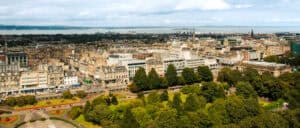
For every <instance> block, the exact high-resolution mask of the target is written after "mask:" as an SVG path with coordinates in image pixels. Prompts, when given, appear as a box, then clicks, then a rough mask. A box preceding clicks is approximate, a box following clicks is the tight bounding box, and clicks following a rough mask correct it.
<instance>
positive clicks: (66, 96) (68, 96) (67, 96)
mask: <svg viewBox="0 0 300 128" xmlns="http://www.w3.org/2000/svg"><path fill="white" fill-rule="evenodd" d="M62 96H63V98H64V99H72V98H73V94H72V93H71V91H70V90H66V91H64V92H63V94H62Z"/></svg>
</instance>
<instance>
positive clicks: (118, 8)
mask: <svg viewBox="0 0 300 128" xmlns="http://www.w3.org/2000/svg"><path fill="white" fill-rule="evenodd" d="M299 13H300V0H0V24H3V25H66V26H97V27H125V26H126V27H128V26H300V14H299Z"/></svg>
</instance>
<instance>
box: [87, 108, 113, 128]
mask: <svg viewBox="0 0 300 128" xmlns="http://www.w3.org/2000/svg"><path fill="white" fill-rule="evenodd" d="M87 117H88V118H86V120H87V121H91V122H93V123H96V124H100V125H101V124H103V122H104V121H106V120H111V118H112V111H111V110H110V109H109V107H108V106H106V105H103V104H100V105H96V106H95V107H94V109H93V110H92V111H90V112H89V113H88V114H87Z"/></svg>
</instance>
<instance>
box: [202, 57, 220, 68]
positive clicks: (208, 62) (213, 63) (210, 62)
mask: <svg viewBox="0 0 300 128" xmlns="http://www.w3.org/2000/svg"><path fill="white" fill-rule="evenodd" d="M204 65H205V66H208V67H209V69H211V70H212V69H218V68H219V64H218V62H217V60H216V59H204Z"/></svg>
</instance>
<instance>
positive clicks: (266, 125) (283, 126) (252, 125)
mask: <svg viewBox="0 0 300 128" xmlns="http://www.w3.org/2000/svg"><path fill="white" fill-rule="evenodd" d="M239 124H240V126H241V127H243V128H288V127H289V124H288V122H287V121H286V120H285V119H284V118H282V117H281V116H280V115H278V114H277V113H272V112H264V113H262V114H260V115H259V116H256V117H252V118H246V119H244V120H242V121H241V122H240V123H239Z"/></svg>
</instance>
